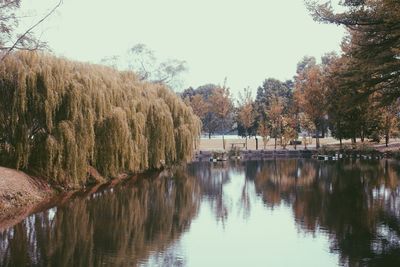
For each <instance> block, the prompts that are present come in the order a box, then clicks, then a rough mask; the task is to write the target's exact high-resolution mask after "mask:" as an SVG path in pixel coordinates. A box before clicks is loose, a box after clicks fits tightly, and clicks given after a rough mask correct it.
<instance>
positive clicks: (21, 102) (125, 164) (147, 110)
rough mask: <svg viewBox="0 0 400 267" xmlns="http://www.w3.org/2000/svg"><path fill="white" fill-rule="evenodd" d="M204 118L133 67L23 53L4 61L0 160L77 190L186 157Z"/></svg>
mask: <svg viewBox="0 0 400 267" xmlns="http://www.w3.org/2000/svg"><path fill="white" fill-rule="evenodd" d="M199 131H200V122H199V120H198V118H197V117H196V116H195V115H194V114H193V112H192V110H191V109H190V108H189V107H187V106H186V105H185V104H184V103H183V101H181V100H180V98H178V97H177V96H176V95H175V94H174V93H172V92H171V91H170V90H169V89H167V88H166V87H165V86H162V85H159V84H157V85H156V84H150V83H144V82H141V81H139V80H138V79H137V78H136V76H135V74H134V73H132V72H118V71H116V70H113V69H110V68H107V67H103V66H98V65H90V64H85V63H79V62H73V61H68V60H65V59H60V58H56V57H53V56H50V55H46V54H41V53H33V52H18V53H14V54H12V55H10V56H9V57H7V58H6V59H5V60H4V61H3V62H2V63H1V64H0V164H1V165H6V166H11V167H14V168H17V169H27V170H31V171H34V172H35V173H37V174H39V175H41V176H43V177H46V178H47V179H49V180H50V181H55V182H57V183H60V184H63V185H68V186H72V187H78V186H81V185H83V184H85V183H86V182H87V181H88V179H89V178H88V167H89V166H93V167H94V168H96V169H97V170H98V171H99V172H100V173H101V174H102V175H103V176H105V177H115V176H116V175H118V174H119V173H121V172H135V173H137V172H141V171H145V170H147V169H154V168H160V167H162V166H163V165H164V164H174V163H178V162H182V161H188V160H189V159H191V157H192V153H193V147H194V146H195V145H196V143H197V142H198V136H199Z"/></svg>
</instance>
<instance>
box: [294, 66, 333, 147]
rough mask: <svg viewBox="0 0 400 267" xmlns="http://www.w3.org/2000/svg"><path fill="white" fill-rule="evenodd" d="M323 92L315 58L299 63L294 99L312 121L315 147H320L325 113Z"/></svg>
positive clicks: (319, 67)
mask: <svg viewBox="0 0 400 267" xmlns="http://www.w3.org/2000/svg"><path fill="white" fill-rule="evenodd" d="M305 59H307V58H305ZM304 61H305V60H303V61H302V62H304ZM299 66H300V67H299ZM325 93H326V92H325V85H324V83H323V76H322V69H321V66H319V65H316V64H315V60H309V59H307V63H306V64H301V63H300V64H299V65H298V71H297V76H296V80H295V99H296V101H297V102H298V105H299V106H300V107H301V109H302V111H303V112H304V113H305V114H306V115H307V117H308V118H309V119H310V120H311V121H312V122H313V123H314V126H315V130H316V131H315V138H316V146H317V148H319V147H320V144H319V135H320V129H321V127H322V122H323V120H324V118H325V114H326V111H325V109H324V107H325V103H326V94H325Z"/></svg>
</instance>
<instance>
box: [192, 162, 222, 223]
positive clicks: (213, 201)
mask: <svg viewBox="0 0 400 267" xmlns="http://www.w3.org/2000/svg"><path fill="white" fill-rule="evenodd" d="M228 166H229V164H228V163H227V162H218V163H210V162H199V163H196V164H192V165H190V166H189V167H188V171H189V173H190V175H192V176H195V177H196V178H197V180H198V183H199V185H200V189H201V195H202V197H203V198H206V199H207V200H208V202H209V203H210V205H211V208H212V209H213V211H214V212H215V215H216V218H217V220H219V221H221V222H222V223H223V224H224V222H225V221H226V220H227V218H228V207H227V203H226V202H225V198H224V194H223V186H224V185H225V184H227V183H229V181H230V170H229V168H228Z"/></svg>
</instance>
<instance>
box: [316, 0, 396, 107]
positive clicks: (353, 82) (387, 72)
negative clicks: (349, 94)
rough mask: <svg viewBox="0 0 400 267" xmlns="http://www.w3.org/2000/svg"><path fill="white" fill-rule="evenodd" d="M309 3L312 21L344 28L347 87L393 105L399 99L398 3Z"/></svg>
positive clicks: (390, 0)
mask: <svg viewBox="0 0 400 267" xmlns="http://www.w3.org/2000/svg"><path fill="white" fill-rule="evenodd" d="M339 4H340V5H341V6H342V7H343V8H342V9H340V10H339V11H337V10H335V8H334V7H333V6H332V5H331V1H329V2H324V3H322V4H321V3H318V2H316V1H312V2H311V1H309V2H308V8H309V10H310V11H311V13H312V15H313V17H314V19H315V20H317V21H320V22H325V23H335V24H338V25H344V26H345V27H346V29H347V30H348V37H347V40H346V41H347V47H346V49H345V50H344V52H345V56H346V57H347V58H348V59H349V62H348V63H347V64H348V70H347V75H346V76H347V77H346V81H347V84H348V87H351V88H353V90H356V91H357V93H359V94H360V95H363V96H364V97H368V96H369V95H371V94H375V97H379V98H380V101H381V102H382V101H384V102H385V103H392V102H395V101H396V100H397V98H399V97H400V90H399V88H400V79H399V74H400V71H399V70H400V60H399V55H400V26H399V23H398V22H399V21H400V2H399V1H397V0H375V1H356V0H348V1H340V2H339Z"/></svg>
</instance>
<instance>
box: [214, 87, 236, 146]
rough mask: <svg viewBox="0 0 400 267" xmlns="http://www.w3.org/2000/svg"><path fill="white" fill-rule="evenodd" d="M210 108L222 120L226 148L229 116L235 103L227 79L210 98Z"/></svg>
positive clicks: (223, 144) (223, 142)
mask: <svg viewBox="0 0 400 267" xmlns="http://www.w3.org/2000/svg"><path fill="white" fill-rule="evenodd" d="M209 105H210V110H211V111H212V112H213V113H214V114H215V115H216V116H217V118H218V119H219V121H220V122H221V129H222V146H223V149H225V139H224V136H225V131H226V129H227V123H228V120H229V116H230V115H231V114H232V110H233V103H232V99H231V95H230V92H229V88H228V87H226V80H225V82H224V86H223V87H218V88H216V89H215V90H214V92H213V93H212V95H211V96H210V98H209Z"/></svg>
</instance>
